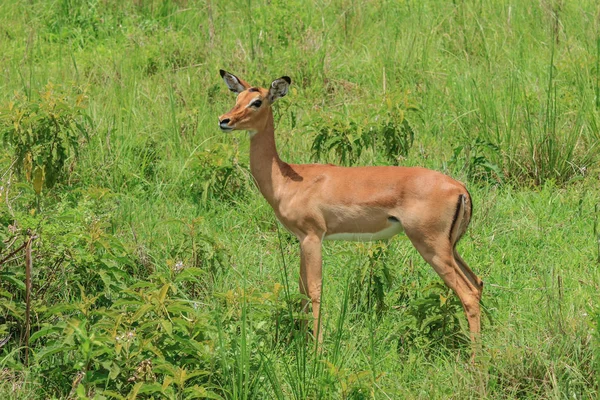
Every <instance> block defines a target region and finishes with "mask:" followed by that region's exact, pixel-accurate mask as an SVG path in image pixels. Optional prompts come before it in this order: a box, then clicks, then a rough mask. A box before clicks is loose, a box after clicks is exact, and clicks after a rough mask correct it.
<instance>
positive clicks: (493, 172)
mask: <svg viewBox="0 0 600 400" xmlns="http://www.w3.org/2000/svg"><path fill="white" fill-rule="evenodd" d="M499 157H500V149H499V148H498V146H496V145H495V144H493V143H491V142H489V141H487V140H485V139H481V138H476V139H475V140H474V141H471V140H469V139H468V138H465V139H463V140H462V143H461V144H460V145H458V146H457V147H455V148H454V152H453V153H452V158H451V159H450V161H449V164H450V165H452V166H455V167H456V168H459V169H461V170H462V171H463V173H464V174H465V175H466V176H467V179H469V180H473V181H479V182H485V183H502V181H503V174H502V171H501V170H500V168H499V167H498V165H497V164H496V163H494V162H493V161H492V160H494V159H498V158H499Z"/></svg>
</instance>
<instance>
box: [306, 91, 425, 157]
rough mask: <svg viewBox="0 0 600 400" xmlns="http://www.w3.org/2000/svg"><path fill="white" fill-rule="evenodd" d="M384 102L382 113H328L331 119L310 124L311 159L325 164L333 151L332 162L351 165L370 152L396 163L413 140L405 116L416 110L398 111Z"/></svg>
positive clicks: (314, 121) (389, 103) (412, 133)
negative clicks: (384, 107)
mask: <svg viewBox="0 0 600 400" xmlns="http://www.w3.org/2000/svg"><path fill="white" fill-rule="evenodd" d="M386 103H387V104H386V105H387V109H386V110H385V111H382V112H381V111H376V112H374V113H373V114H372V115H370V116H369V117H368V118H362V119H355V117H353V116H351V115H350V114H349V112H348V108H345V109H344V112H343V113H331V115H333V117H331V116H329V117H328V118H317V119H314V120H313V121H311V122H310V123H309V129H311V130H313V131H314V132H316V134H315V137H314V139H313V143H312V147H311V150H312V156H313V158H314V159H315V160H320V161H327V160H329V154H330V153H331V152H333V153H334V154H335V156H336V162H338V163H340V164H342V165H355V164H356V163H357V162H358V160H359V159H360V157H361V155H362V154H363V151H364V150H366V149H370V150H371V151H372V152H373V154H378V153H380V154H382V155H383V156H384V157H385V160H386V161H387V162H388V163H389V164H392V165H398V164H400V161H401V160H402V159H403V158H405V157H406V156H407V155H408V152H409V151H410V149H411V147H412V145H413V142H414V138H415V132H414V129H413V127H412V125H411V124H410V122H409V120H408V119H407V118H406V114H407V112H408V111H417V110H418V109H417V108H416V107H415V106H412V105H405V106H404V108H402V107H400V105H399V104H393V103H392V101H391V100H389V99H388V100H387V102H386Z"/></svg>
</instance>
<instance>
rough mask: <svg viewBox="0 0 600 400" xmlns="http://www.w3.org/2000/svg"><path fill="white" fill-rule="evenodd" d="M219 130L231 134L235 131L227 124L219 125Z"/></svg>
mask: <svg viewBox="0 0 600 400" xmlns="http://www.w3.org/2000/svg"><path fill="white" fill-rule="evenodd" d="M219 128H221V130H222V131H223V132H231V131H232V130H233V127H232V126H229V125H227V122H221V123H219Z"/></svg>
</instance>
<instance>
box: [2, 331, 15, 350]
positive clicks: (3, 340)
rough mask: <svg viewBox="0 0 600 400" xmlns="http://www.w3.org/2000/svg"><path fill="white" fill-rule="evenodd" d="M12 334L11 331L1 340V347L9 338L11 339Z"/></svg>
mask: <svg viewBox="0 0 600 400" xmlns="http://www.w3.org/2000/svg"><path fill="white" fill-rule="evenodd" d="M11 336H12V334H10V333H9V334H8V336H7V337H5V338H4V339H2V340H0V347H2V346H4V345H5V344H6V343H8V339H10V337H11Z"/></svg>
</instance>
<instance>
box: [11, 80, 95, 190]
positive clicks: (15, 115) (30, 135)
mask: <svg viewBox="0 0 600 400" xmlns="http://www.w3.org/2000/svg"><path fill="white" fill-rule="evenodd" d="M86 104H87V96H86V92H85V89H82V88H75V87H74V88H71V89H69V90H68V91H67V90H65V89H64V88H63V87H62V86H57V85H53V84H52V83H48V84H47V85H46V87H45V89H44V91H42V92H41V93H39V96H37V98H35V99H33V98H31V97H29V96H25V95H23V94H21V93H15V95H14V97H13V99H12V100H11V101H9V102H8V104H5V105H4V106H3V107H2V108H1V109H0V135H2V139H3V142H4V145H5V146H10V148H11V150H12V152H13V155H14V158H15V169H16V171H17V173H19V174H20V175H21V176H23V175H24V176H25V178H26V179H27V181H30V182H33V185H34V188H35V190H36V192H37V193H38V194H39V193H40V192H41V190H42V186H46V187H48V188H51V187H53V186H54V184H56V183H57V182H59V181H61V180H63V179H64V178H68V176H69V174H70V170H71V169H69V168H67V165H66V164H67V161H69V159H72V162H74V161H75V159H76V158H77V154H78V149H79V147H80V146H81V145H82V144H83V141H84V140H85V139H87V137H88V135H87V128H88V126H86V124H89V123H90V119H89V118H88V117H87V116H86V115H85V113H84V110H85V108H86Z"/></svg>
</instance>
